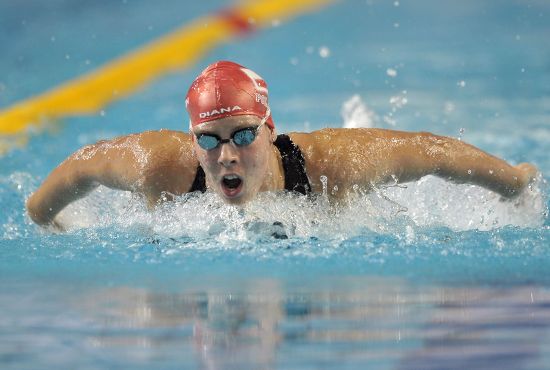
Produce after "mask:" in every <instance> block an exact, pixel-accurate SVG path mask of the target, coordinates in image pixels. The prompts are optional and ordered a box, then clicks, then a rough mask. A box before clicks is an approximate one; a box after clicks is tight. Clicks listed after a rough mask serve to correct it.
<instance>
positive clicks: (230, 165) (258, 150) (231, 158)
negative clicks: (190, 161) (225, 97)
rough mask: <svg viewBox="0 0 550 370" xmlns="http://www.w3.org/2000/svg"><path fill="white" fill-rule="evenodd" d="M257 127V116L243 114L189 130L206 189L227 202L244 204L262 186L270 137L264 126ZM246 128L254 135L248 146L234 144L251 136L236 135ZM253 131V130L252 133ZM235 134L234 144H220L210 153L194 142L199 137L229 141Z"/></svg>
mask: <svg viewBox="0 0 550 370" xmlns="http://www.w3.org/2000/svg"><path fill="white" fill-rule="evenodd" d="M260 124H261V119H260V118H259V117H256V116H252V115H243V116H232V117H226V118H222V119H219V120H215V121H210V122H206V123H203V124H201V125H199V126H197V127H195V128H194V129H193V133H194V134H195V135H193V146H194V149H195V153H196V154H197V158H198V160H199V162H200V164H201V167H202V168H203V169H204V172H205V174H206V182H207V184H208V187H209V188H210V189H213V190H214V191H215V192H216V193H218V194H219V195H220V196H221V197H222V199H223V200H224V201H225V202H227V203H231V204H242V203H245V202H246V201H248V200H250V199H252V198H254V196H255V195H256V194H257V193H258V192H259V191H260V188H261V187H262V184H263V182H264V179H265V177H266V174H267V171H268V163H269V162H268V160H269V153H270V149H271V142H272V141H273V139H274V135H273V133H272V132H271V130H270V129H269V128H268V127H266V125H265V124H264V125H261V126H260ZM258 126H259V127H258ZM247 128H252V129H253V130H252V131H253V133H254V134H256V132H257V134H256V137H255V139H254V140H253V141H252V142H250V144H248V145H242V146H239V145H236V144H235V142H234V141H237V142H238V143H241V142H242V141H240V140H239V139H242V137H245V138H247V137H253V135H252V132H251V131H250V130H248V132H247V130H245V131H241V132H238V131H239V130H243V129H247ZM256 128H258V129H257V131H255V130H254V129H256ZM235 132H238V133H237V135H236V136H235V137H234V138H233V139H234V141H233V140H231V141H229V142H224V143H221V144H219V145H218V146H217V147H215V148H213V149H210V150H206V149H204V148H203V147H201V146H200V145H199V143H198V139H197V138H198V137H200V136H201V134H202V135H212V136H216V137H218V138H220V139H222V140H225V139H230V138H232V136H233V135H234V133H235ZM237 136H240V137H239V138H237ZM203 139H205V138H203ZM208 139H212V138H211V137H208ZM215 142H216V141H215V140H214V143H215Z"/></svg>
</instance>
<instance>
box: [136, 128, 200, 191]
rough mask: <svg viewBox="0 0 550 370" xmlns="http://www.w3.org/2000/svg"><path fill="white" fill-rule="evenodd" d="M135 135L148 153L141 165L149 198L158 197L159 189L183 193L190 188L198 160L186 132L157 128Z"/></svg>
mask: <svg viewBox="0 0 550 370" xmlns="http://www.w3.org/2000/svg"><path fill="white" fill-rule="evenodd" d="M138 135H139V137H138V139H139V143H140V146H141V147H142V148H143V149H144V151H145V152H147V153H148V155H147V158H148V160H147V164H146V165H145V166H144V169H143V175H144V189H145V193H146V195H147V196H148V198H150V199H155V198H158V196H159V195H160V194H161V193H162V192H168V193H171V194H176V195H177V194H183V193H186V192H187V191H188V190H189V189H190V188H191V184H192V183H193V180H194V178H195V175H196V172H197V168H198V164H199V162H198V160H197V158H196V156H195V153H194V151H193V146H192V144H193V143H192V140H191V137H190V136H189V134H186V133H184V132H181V131H173V130H158V131H146V132H142V133H140V134H138Z"/></svg>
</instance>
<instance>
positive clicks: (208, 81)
mask: <svg viewBox="0 0 550 370" xmlns="http://www.w3.org/2000/svg"><path fill="white" fill-rule="evenodd" d="M185 107H186V108H187V112H188V113H189V118H190V119H191V126H192V127H195V126H197V125H200V124H201V123H204V122H208V121H213V120H215V119H219V118H224V117H230V116H240V115H245V114H251V115H254V116H257V117H260V118H262V119H263V118H266V115H267V116H268V117H267V119H266V125H268V126H269V127H270V128H271V129H273V128H274V127H275V126H274V124H273V120H272V118H271V114H270V111H269V106H268V101H267V84H266V83H265V81H264V80H263V79H262V78H261V77H260V76H258V75H257V74H256V73H255V72H254V71H251V70H250V69H247V68H245V67H243V66H241V65H238V64H237V63H233V62H228V61H220V62H216V63H213V64H211V65H209V66H208V67H207V68H206V69H205V70H204V71H202V73H201V74H200V75H199V76H198V77H197V78H196V79H195V81H193V83H192V84H191V87H190V88H189V91H188V92H187V97H186V99H185Z"/></svg>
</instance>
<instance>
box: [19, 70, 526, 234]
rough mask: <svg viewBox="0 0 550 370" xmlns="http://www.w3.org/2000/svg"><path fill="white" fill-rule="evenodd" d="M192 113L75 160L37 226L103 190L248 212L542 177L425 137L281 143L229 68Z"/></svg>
mask: <svg viewBox="0 0 550 370" xmlns="http://www.w3.org/2000/svg"><path fill="white" fill-rule="evenodd" d="M186 108H187V111H188V113H189V117H190V133H189V134H185V133H183V132H177V131H168V130H160V131H149V132H144V133H140V134H133V135H128V136H124V137H120V138H116V139H113V140H109V141H101V142H98V143H96V144H93V145H89V146H86V147H84V148H82V149H80V150H79V151H77V152H76V153H74V154H73V155H71V156H70V157H69V158H68V159H66V160H65V161H64V162H63V163H61V164H60V165H59V166H58V167H57V168H56V169H55V170H54V171H53V172H52V173H51V174H50V175H49V176H48V178H47V179H46V180H45V181H44V183H43V184H42V185H41V186H40V188H38V189H37V191H36V192H35V193H34V194H32V195H31V197H30V198H29V199H28V202H27V209H28V211H29V215H30V216H31V218H32V219H33V220H34V221H35V222H36V223H38V224H41V225H47V224H54V225H55V221H54V218H55V216H56V215H57V213H59V211H61V210H62V209H63V208H64V207H65V206H66V205H68V204H69V203H71V202H72V201H74V200H76V199H79V198H81V197H83V196H85V195H86V194H87V193H88V192H90V191H91V190H92V189H94V188H95V187H97V186H98V185H99V184H101V185H105V186H107V187H110V188H115V189H121V190H129V191H133V192H137V193H140V194H143V195H144V196H145V197H146V199H147V200H148V203H149V205H150V206H154V205H155V204H157V203H158V202H159V201H162V200H166V199H169V198H171V197H172V196H173V195H180V194H184V193H186V192H190V191H206V190H207V189H210V190H213V191H215V192H216V193H217V194H218V195H219V196H220V197H221V198H222V199H223V200H224V201H225V202H227V203H231V204H243V203H245V202H247V201H248V200H250V199H252V198H254V196H255V195H256V194H257V193H258V192H260V191H280V190H283V189H286V190H288V191H296V192H298V193H301V194H304V195H307V194H309V193H320V192H322V191H323V187H327V188H328V189H330V190H331V191H329V196H331V197H335V198H340V199H345V198H346V197H347V196H348V195H349V194H350V193H353V192H356V191H357V190H359V189H360V190H362V191H369V190H371V189H372V188H374V187H376V186H378V185H381V184H384V183H388V182H406V181H412V180H416V179H419V178H421V177H422V176H425V175H437V176H440V177H443V178H445V179H448V180H450V181H453V182H457V183H464V182H468V183H473V184H477V185H480V186H483V187H485V188H488V189H490V190H493V191H495V192H497V193H499V194H501V195H502V196H504V197H507V198H510V197H514V196H515V195H517V194H518V193H519V192H520V191H521V190H522V189H523V188H525V186H526V185H527V184H528V183H529V182H530V181H531V180H532V179H533V177H534V176H535V174H536V172H537V171H536V168H535V167H534V166H532V165H530V164H527V163H523V164H520V165H517V166H511V165H509V164H507V163H506V162H505V161H503V160H501V159H499V158H496V157H494V156H491V155H489V154H487V153H485V152H483V151H481V150H479V149H477V148H475V147H473V146H471V145H469V144H466V143H464V142H462V141H458V140H455V139H452V138H448V137H443V136H437V135H433V134H430V133H425V132H421V133H409V132H400V131H393V130H383V129H323V130H319V131H314V132H311V133H289V134H288V135H277V134H276V130H275V125H274V123H273V119H272V117H271V112H270V109H269V105H268V90H267V85H266V83H265V81H264V80H263V79H262V78H261V77H260V76H258V75H257V74H256V73H254V72H253V71H251V70H249V69H247V68H245V67H242V66H240V65H238V64H236V63H233V62H227V61H221V62H217V63H214V64H212V65H210V66H209V67H207V68H206V69H205V70H204V71H203V72H202V73H201V74H200V75H199V76H198V77H197V78H196V79H195V81H194V82H193V84H192V85H191V87H190V88H189V91H188V93H187V98H186ZM322 179H323V181H325V183H323V181H322ZM324 179H326V180H324Z"/></svg>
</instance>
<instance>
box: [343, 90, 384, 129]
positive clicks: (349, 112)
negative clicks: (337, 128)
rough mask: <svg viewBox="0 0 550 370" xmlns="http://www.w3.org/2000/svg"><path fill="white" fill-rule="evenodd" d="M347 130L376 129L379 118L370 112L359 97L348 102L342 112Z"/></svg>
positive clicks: (354, 96) (353, 97)
mask: <svg viewBox="0 0 550 370" xmlns="http://www.w3.org/2000/svg"><path fill="white" fill-rule="evenodd" d="M340 114H341V115H342V120H343V122H344V125H343V127H345V128H358V127H367V128H368V127H375V126H376V124H377V122H378V116H377V115H376V113H374V111H372V110H370V109H369V108H368V107H367V105H366V104H365V103H364V102H363V100H362V99H361V97H360V96H359V95H353V96H352V97H351V98H349V99H348V100H346V101H345V102H344V104H343V105H342V109H341V111H340Z"/></svg>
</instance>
